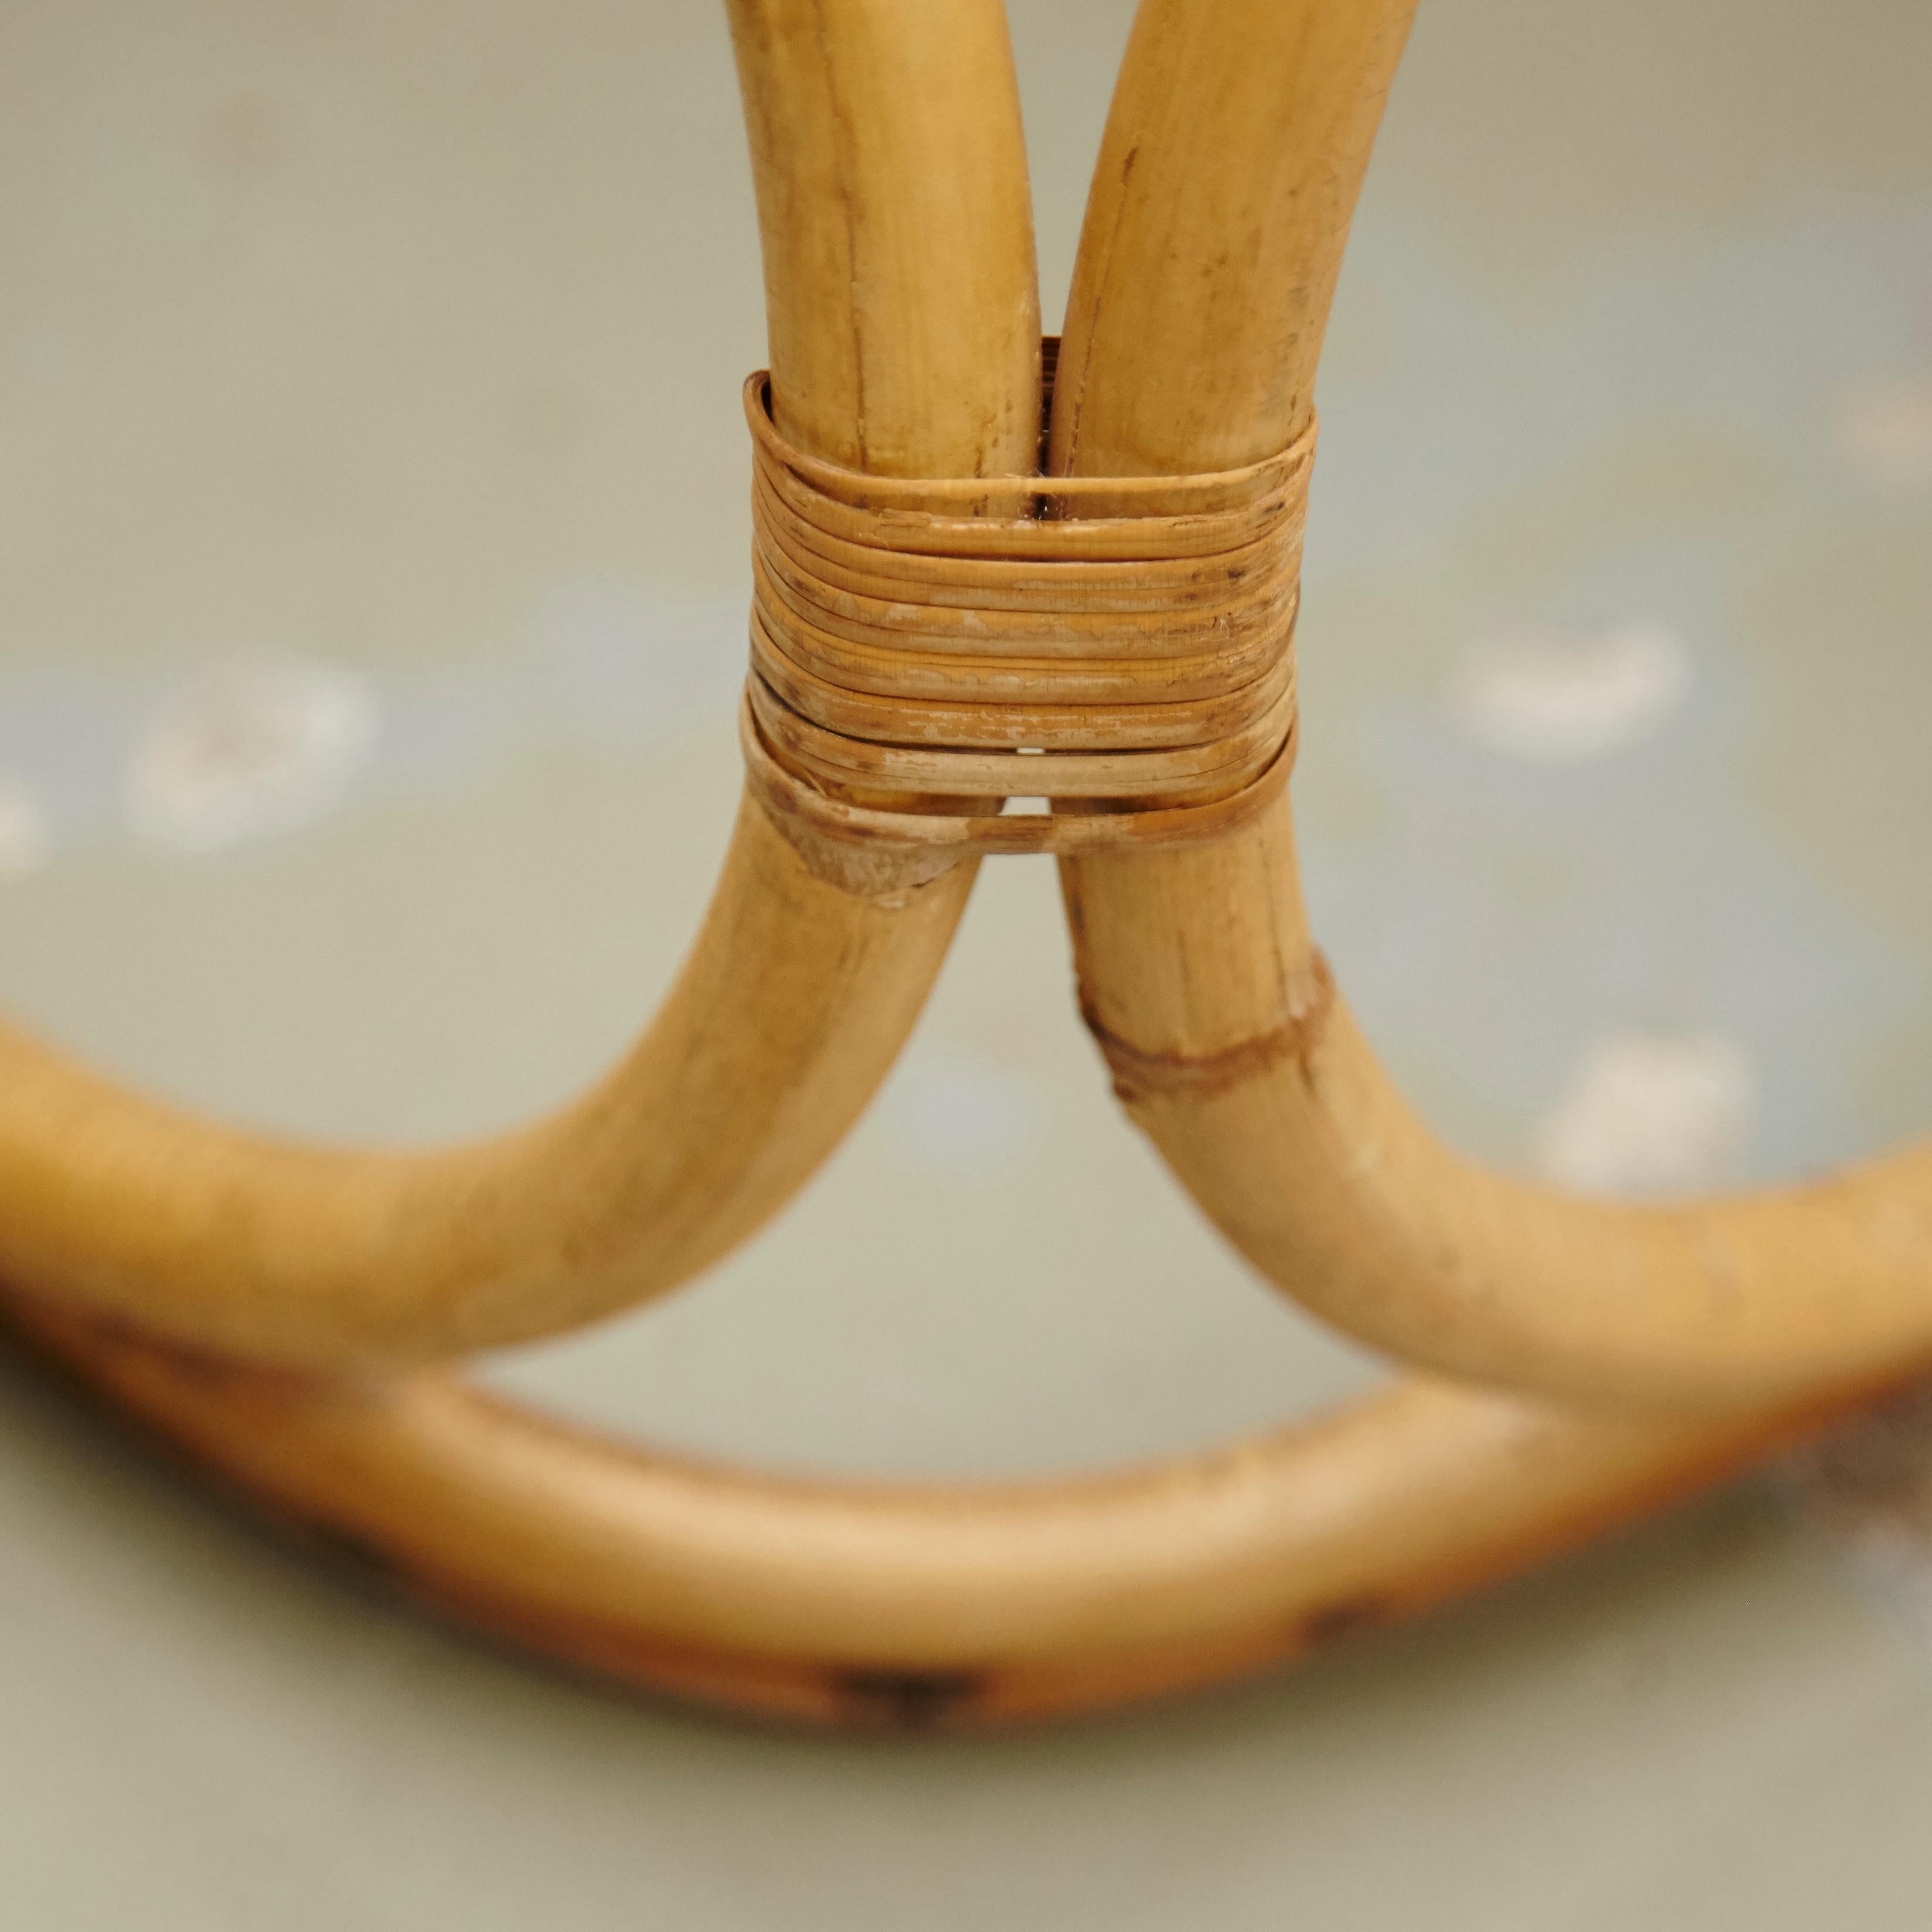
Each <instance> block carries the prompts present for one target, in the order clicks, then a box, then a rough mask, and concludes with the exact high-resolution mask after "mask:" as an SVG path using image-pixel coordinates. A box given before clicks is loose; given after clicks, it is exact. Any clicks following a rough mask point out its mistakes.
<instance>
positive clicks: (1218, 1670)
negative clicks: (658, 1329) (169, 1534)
mask: <svg viewBox="0 0 1932 1932" xmlns="http://www.w3.org/2000/svg"><path fill="white" fill-rule="evenodd" d="M11 1319H13V1321H14V1322H16V1323H17V1324H19V1325H21V1326H23V1327H24V1328H26V1330H27V1331H28V1334H30V1335H31V1337H33V1338H34V1339H35V1340H37V1342H38V1343H40V1346H42V1347H43V1348H44V1349H47V1350H49V1351H50V1352H52V1354H53V1355H55V1357H56V1358H58V1360H59V1361H62V1362H63V1363H64V1364H66V1365H67V1367H69V1368H70V1369H71V1370H73V1371H74V1373H77V1374H78V1375H79V1376H80V1377H81V1378H82V1379H83V1381H84V1382H86V1383H87V1384H89V1385H91V1386H92V1388H95V1390H96V1391H98V1392H99V1393H101V1394H104V1395H105V1396H107V1397H109V1398H110V1400H112V1402H113V1403H114V1405H115V1406H116V1407H117V1408H118V1409H120V1410H121V1411H122V1412H125V1413H127V1414H129V1415H133V1416H134V1417H136V1418H138V1419H139V1421H141V1422H142V1424H144V1425H145V1426H146V1427H148V1428H150V1429H152V1430H157V1431H158V1432H160V1433H162V1434H163V1435H164V1436H166V1438H167V1439H169V1440H170V1441H172V1442H173V1443H175V1445H178V1446H180V1447H181V1448H185V1449H186V1450H187V1451H189V1452H190V1454H191V1455H192V1456H193V1458H194V1460H196V1463H198V1464H199V1465H200V1466H202V1467H203V1468H205V1469H210V1470H212V1471H213V1472H215V1473H216V1474H217V1475H219V1476H220V1477H221V1478H223V1480H224V1481H226V1483H228V1484H230V1485H233V1486H234V1487H236V1488H239V1490H242V1492H244V1493H246V1494H247V1495H248V1496H250V1497H251V1499H253V1500H254V1501H255V1502H257V1503H258V1504H260V1505H263V1506H265V1507H266V1509H267V1510H268V1511H269V1513H270V1514H272V1515H273V1516H275V1517H280V1518H281V1519H282V1520H284V1521H288V1522H291V1523H293V1524H295V1525H296V1526H299V1527H301V1528H303V1529H308V1530H310V1531H312V1532H320V1533H322V1534H323V1535H325V1536H326V1538H328V1540H329V1541H330V1542H331V1543H332V1544H337V1545H342V1546H347V1547H348V1548H349V1549H350V1550H352V1551H353V1553H355V1554H356V1556H359V1557H360V1558H361V1559H362V1560H363V1562H364V1564H365V1566H366V1567H371V1568H374V1569H375V1570H376V1571H378V1572H380V1574H383V1576H384V1577H387V1578H388V1579H389V1580H391V1581H392V1582H393V1583H395V1585H396V1586H398V1588H399V1589H400V1590H401V1592H402V1593H403V1594H404V1595H405V1596H407V1597H408V1598H411V1599H413V1600H414V1601H418V1602H420V1603H424V1604H428V1605H429V1606H430V1607H432V1608H434V1609H436V1610H439V1611H440V1612H442V1613H445V1614H447V1615H449V1616H452V1617H453V1618H455V1619H457V1620H458V1621H460V1622H462V1623H463V1624H466V1625H470V1626H472V1627H474V1628H479V1629H481V1630H483V1631H487V1632H489V1633H490V1634H493V1635H495V1636H496V1637H500V1638H502V1639H505V1640H508V1641H509V1642H510V1643H512V1644H514V1645H515V1646H517V1647H518V1648H520V1649H529V1650H535V1651H538V1652H542V1653H544V1654H545V1655H549V1656H551V1657H554V1658H559V1659H561V1660H562V1661H565V1662H567V1663H569V1664H574V1665H577V1666H580V1667H585V1668H588V1669H592V1670H596V1671H598V1672H599V1673H604V1674H606V1675H609V1676H614V1677H616V1678H618V1679H624V1680H628V1681H629V1682H634V1683H636V1684H638V1685H643V1686H645V1687H647V1688H650V1689H652V1690H655V1691H664V1692H668V1693H670V1694H673V1695H676V1696H679V1697H697V1698H701V1699H703V1700H706V1701H709V1702H713V1703H723V1704H726V1705H728V1706H735V1707H736V1708H738V1709H745V1710H750V1711H755V1712H760V1713H763V1714H765V1715H773V1716H780V1717H785V1718H806V1719H811V1720H815V1721H828V1722H839V1723H847V1724H873V1725H881V1724H883V1725H899V1726H926V1725H932V1724H940V1723H944V1724H985V1723H991V1722H998V1721H1008V1720H1014V1719H1020V1718H1037V1717H1044V1716H1048V1715H1059V1714H1063V1713H1066V1712H1074V1711H1081V1710H1088V1709H1096V1708H1098V1707H1100V1706H1106V1705H1109V1704H1113V1703H1120V1702H1123V1701H1125V1700H1130V1699H1134V1698H1142V1697H1152V1696H1156V1695H1160V1694H1166V1693H1170V1692H1175V1691H1182V1690H1186V1689H1190V1688H1194V1687H1196V1686H1199V1685H1206V1684H1210V1683H1214V1682H1219V1681H1220V1680H1222V1679H1225V1678H1228V1677H1231V1676H1237V1675H1239V1674H1240V1673H1243V1672H1245V1671H1247V1670H1253V1669H1255V1668H1256V1667H1259V1666H1261V1665H1262V1664H1268V1663H1271V1662H1274V1661H1279V1660H1281V1659H1284V1658H1291V1657H1293V1656H1296V1655H1300V1654H1301V1653H1303V1652H1306V1651H1307V1650H1309V1649H1312V1648H1313V1647H1314V1646H1317V1645H1319V1644H1320V1643H1323V1642H1324V1641H1325V1640H1328V1639H1330V1638H1332V1637H1338V1636H1340V1635H1342V1634H1345V1633H1346V1632H1349V1631H1355V1630H1358V1629H1361V1628H1365V1627H1367V1626H1371V1625H1380V1624H1383V1623H1386V1622H1391V1621H1394V1620H1395V1619H1399V1618H1401V1617H1404V1616H1410V1615H1412V1614H1414V1613H1416V1612H1418V1611H1419V1610H1424V1609H1425V1608H1427V1607H1429V1606H1430V1605H1431V1604H1435V1603H1436V1602H1439V1601H1442V1599H1444V1598H1447V1597H1449V1596H1451V1595H1455V1594H1457V1593H1458V1592H1463V1591H1465V1590H1467V1589H1472V1588H1474V1587H1475V1586H1479V1585H1481V1584H1484V1583H1490V1582H1492V1581H1493V1580H1496V1579H1499V1578H1500V1577H1505V1576H1508V1575H1509V1574H1512V1573H1514V1572H1515V1571H1519V1570H1521V1569H1523V1568H1526V1567H1527V1566H1529V1565H1531V1564H1532V1563H1534V1562H1538V1561H1539V1560H1541V1559H1544V1558H1547V1557H1548V1556H1553V1555H1554V1554H1556V1553H1557V1552H1559V1550H1563V1549H1565V1548H1567V1547H1571V1546H1572V1545H1574V1544H1578V1543H1580V1542H1583V1541H1585V1540H1586V1539H1587V1538H1590V1537H1592V1536H1595V1535H1601V1534H1602V1533H1603V1532H1605V1531H1607V1530H1608V1529H1611V1528H1613V1527H1614V1526H1616V1525H1617V1524H1619V1523H1623V1522H1625V1521H1628V1520H1631V1519H1632V1518H1634V1517H1637V1516H1638V1515H1640V1514H1643V1513H1644V1512H1645V1511H1649V1510H1651V1509H1654V1508H1658V1507H1659V1506H1661V1505H1664V1504H1665V1503H1667V1502H1672V1501H1673V1500H1676V1499H1679V1498H1681V1497H1682V1496H1685V1495H1687V1494H1688V1493H1690V1492H1691V1491H1692V1490H1695V1489H1697V1488H1698V1487H1701V1486H1703V1485H1704V1484H1708V1483H1711V1482H1714V1481H1717V1480H1718V1479H1719V1478H1722V1477H1724V1476H1725V1475H1729V1474H1730V1473H1732V1472H1734V1471H1735V1470H1736V1469H1739V1468H1741V1467H1742V1466H1744V1465H1745V1463H1748V1462H1749V1461H1751V1460H1753V1459H1754V1458H1755V1457H1759V1456H1761V1455H1763V1454H1765V1453H1766V1451H1769V1450H1770V1449H1772V1448H1775V1447H1777V1446H1778V1445H1781V1444H1782V1443H1783V1442H1786V1441H1788V1440H1790V1439H1792V1438H1793V1437H1794V1436H1797V1435H1799V1433H1803V1432H1805V1431H1806V1430H1810V1429H1812V1428H1815V1427H1817V1426H1819V1424H1820V1423H1821V1422H1822V1421H1824V1420H1825V1419H1826V1417H1825V1415H1824V1414H1823V1412H1821V1411H1817V1410H1814V1411H1812V1412H1801V1411H1799V1410H1795V1409H1793V1410H1787V1411H1784V1412H1781V1413H1777V1414H1770V1413H1766V1412H1758V1413H1756V1414H1754V1415H1748V1416H1739V1415H1732V1416H1729V1417H1720V1418H1709V1419H1705V1420H1701V1421H1699V1420H1686V1421H1681V1422H1678V1423H1675V1424H1669V1425H1665V1426H1660V1425H1658V1424H1651V1423H1640V1422H1637V1421H1628V1420H1624V1419H1620V1418H1616V1417H1584V1416H1578V1415H1571V1414H1568V1413H1566V1412H1564V1411H1563V1410H1562V1409H1559V1408H1557V1407H1556V1406H1553V1405H1550V1404H1547V1403H1539V1402H1537V1401H1535V1400H1525V1399H1522V1398H1519V1397H1509V1396H1504V1395H1499V1394H1484V1393H1482V1392H1480V1391H1465V1390H1460V1389H1457V1388H1452V1387H1451V1386H1449V1385H1447V1384H1444V1383H1440V1382H1430V1381H1427V1380H1424V1379H1421V1378H1419V1377H1418V1378H1409V1379H1406V1380H1405V1381H1404V1382H1401V1383H1400V1384H1398V1385H1395V1386H1394V1387H1393V1388H1391V1389H1390V1390H1388V1391H1387V1392H1386V1393H1384V1394H1380V1395H1378V1396H1376V1397H1371V1398H1369V1399H1367V1400H1364V1401H1361V1402H1358V1403H1355V1404H1354V1405H1353V1406H1351V1407H1350V1408H1349V1409H1346V1410H1344V1411H1343V1412H1340V1413H1339V1414H1337V1415H1334V1416H1331V1417H1328V1418H1322V1419H1321V1420H1319V1421H1313V1422H1310V1423H1308V1424H1301V1425H1298V1426H1296V1427H1291V1428H1289V1429H1286V1430H1281V1431H1280V1432H1278V1433H1275V1434H1273V1435H1270V1436H1262V1437H1257V1438H1255V1439H1250V1440H1248V1441H1245V1442H1238V1443H1235V1444H1233V1445H1230V1446H1229V1447H1227V1448H1223V1449H1220V1450H1218V1451H1213V1452H1211V1453H1209V1454H1205V1455H1200V1456H1195V1457H1187V1458H1185V1459H1183V1460H1180V1461H1178V1462H1175V1463H1170V1464H1167V1465H1166V1466H1161V1467H1158V1468H1150V1469H1133V1470H1128V1471H1126V1472H1121V1473H1118V1474H1112V1475H1104V1476H1097V1477H1091V1478H1078V1479H1073V1480H1067V1481H1043V1482H1037V1483H1031V1484H1019V1483H1014V1484H980V1485H971V1486H968V1485H938V1484H933V1485H910V1484H906V1485H893V1484H851V1483H846V1484H829V1483H814V1482H808V1481H796V1480H793V1481H787V1480H781V1479H779V1478H772V1477H769V1476H763V1475H751V1474H748V1473H746V1472H740V1471H738V1470H736V1469H730V1468H728V1467H725V1466H718V1465H715V1464H709V1463H699V1462H697V1461H694V1460H688V1459H685V1458H679V1457H671V1456H668V1455H663V1454H655V1453H652V1452H651V1451H646V1450H644V1449H642V1448H634V1447H631V1446H628V1445H618V1444H616V1443H613V1442H610V1441H608V1440H607V1439H602V1438H600V1437H598V1436H595V1435H592V1434H591V1433H588V1432H586V1431H583V1430H574V1429H569V1428H566V1427H562V1426H560V1425H559V1424H556V1423H553V1422H551V1421H548V1420H547V1419H545V1418H541V1417H539V1416H538V1415H534V1414H532V1412H529V1411H527V1410H524V1409H519V1408H517V1407H515V1406H511V1405H510V1404H508V1403H502V1402H499V1401H497V1400H493V1399H492V1398H490V1397H487V1396H484V1395H481V1394H478V1393H476V1392H475V1391H473V1390H471V1389H469V1388H466V1387H464V1385H463V1384H462V1383H461V1382H458V1381H457V1380H456V1379H453V1378H452V1377H450V1376H446V1375H443V1374H441V1373H437V1372H435V1371H432V1370H425V1371H419V1372H417V1373H414V1374H412V1375H409V1376H405V1377H402V1378H399V1379H394V1380H388V1381H383V1380H369V1381H357V1380H353V1379H340V1378H336V1379H329V1378H316V1377H311V1376H302V1375H296V1374H291V1373H286V1372H284V1373H278V1372H276V1371H274V1370H267V1369H263V1368H260V1367H250V1366H248V1365H245V1364H237V1363H235V1362H232V1361H220V1360H218V1359H217V1358H208V1357H201V1356H196V1355H190V1354H187V1353H184V1352H180V1351H177V1350H173V1349H168V1348H166V1347H162V1346H156V1345H155V1344H154V1343H152V1342H151V1341H144V1340H135V1339H133V1338H131V1337H127V1336H126V1335H124V1334H117V1333H115V1331H112V1330H110V1329H107V1328H101V1327H100V1326H98V1325H95V1326H90V1325H87V1324H85V1323H83V1322H77V1321H75V1320H74V1319H73V1318H72V1317H71V1316H50V1315H47V1314H45V1313H40V1312H37V1311H34V1310H31V1309H30V1308H27V1307H23V1306H17V1307H16V1308H15V1309H14V1310H13V1314H12V1317H11Z"/></svg>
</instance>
